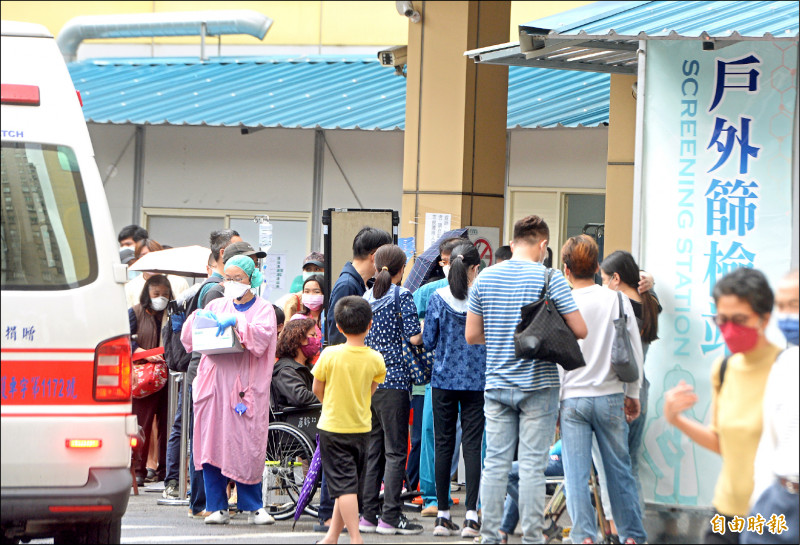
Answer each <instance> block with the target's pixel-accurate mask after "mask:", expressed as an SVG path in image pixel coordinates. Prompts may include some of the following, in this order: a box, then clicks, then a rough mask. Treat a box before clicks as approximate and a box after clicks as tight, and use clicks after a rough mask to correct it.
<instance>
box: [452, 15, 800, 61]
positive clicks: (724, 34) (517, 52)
mask: <svg viewBox="0 0 800 545" xmlns="http://www.w3.org/2000/svg"><path fill="white" fill-rule="evenodd" d="M519 28H520V41H519V42H511V43H507V44H498V45H494V46H489V47H484V48H481V49H475V50H472V51H467V53H466V55H468V56H470V57H471V58H474V59H475V62H479V63H486V64H503V65H509V66H529V67H544V68H555V69H562V70H585V71H596V72H612V73H620V74H636V71H637V64H638V58H637V50H638V49H639V40H701V41H703V44H702V47H703V49H710V50H714V49H719V48H721V47H724V46H726V45H730V44H732V43H736V42H739V41H746V40H781V41H794V42H795V43H796V42H797V36H798V31H799V30H800V5H799V4H798V3H797V2H796V1H758V2H754V1H748V0H737V1H710V2H709V1H706V2H685V1H678V2H676V1H651V2H595V3H593V4H588V5H586V6H582V7H579V8H576V9H573V10H569V11H565V12H563V13H559V14H557V15H552V16H550V17H546V18H544V19H538V20H536V21H532V22H530V23H525V24H523V25H520V27H519Z"/></svg>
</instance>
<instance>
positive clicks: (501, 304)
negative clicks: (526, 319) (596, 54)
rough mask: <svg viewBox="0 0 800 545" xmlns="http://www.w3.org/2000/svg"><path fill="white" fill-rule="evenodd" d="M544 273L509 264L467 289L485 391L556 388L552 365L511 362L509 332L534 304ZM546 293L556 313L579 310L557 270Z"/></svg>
mask: <svg viewBox="0 0 800 545" xmlns="http://www.w3.org/2000/svg"><path fill="white" fill-rule="evenodd" d="M546 270H547V269H545V268H544V266H543V265H541V264H539V263H533V262H531V261H526V260H519V259H509V260H507V261H503V262H502V263H500V264H499V265H495V266H493V267H489V268H488V269H485V270H483V271H482V272H481V274H479V275H478V277H477V278H476V279H475V283H474V284H473V285H472V288H471V289H470V293H469V311H470V312H472V313H473V314H477V315H478V316H482V317H483V332H484V335H485V337H486V389H487V390H491V389H493V388H503V389H512V388H519V389H520V390H538V389H541V388H557V387H558V386H559V379H558V369H557V368H556V364H555V363H551V362H547V361H542V360H524V359H520V358H515V357H514V329H515V328H516V327H517V324H518V323H519V321H520V317H521V313H520V308H522V307H523V306H525V305H527V304H529V303H532V302H534V301H536V300H538V299H539V293H541V291H542V287H543V286H544V278H545V277H544V275H545V271H546ZM549 289H550V297H551V299H552V300H553V302H554V303H555V305H556V310H558V312H559V313H561V314H562V315H564V314H569V313H570V312H575V311H576V310H578V306H577V305H576V304H575V301H574V300H573V299H572V293H571V292H570V289H569V284H567V281H566V280H565V279H564V276H563V275H562V274H561V272H560V271H558V270H555V271H554V272H553V275H552V276H551V277H550V288H549Z"/></svg>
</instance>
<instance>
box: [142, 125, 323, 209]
mask: <svg viewBox="0 0 800 545" xmlns="http://www.w3.org/2000/svg"><path fill="white" fill-rule="evenodd" d="M144 163H145V164H144V173H145V175H144V206H146V207H167V208H212V209H229V210H260V209H264V210H286V211H308V210H311V186H312V179H313V173H314V131H302V130H291V129H265V130H261V131H257V132H255V133H252V134H248V135H242V134H241V133H240V130H239V129H238V128H227V127H224V128H223V127H176V126H169V127H161V126H155V127H154V126H148V127H146V129H145V159H144Z"/></svg>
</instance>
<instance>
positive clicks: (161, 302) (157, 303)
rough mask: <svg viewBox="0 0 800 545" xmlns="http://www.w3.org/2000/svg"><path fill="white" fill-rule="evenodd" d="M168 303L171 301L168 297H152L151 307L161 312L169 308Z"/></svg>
mask: <svg viewBox="0 0 800 545" xmlns="http://www.w3.org/2000/svg"><path fill="white" fill-rule="evenodd" d="M167 303H169V301H168V300H167V298H166V297H156V298H155V299H150V308H152V309H153V310H155V311H156V312H161V311H162V310H164V309H165V308H167Z"/></svg>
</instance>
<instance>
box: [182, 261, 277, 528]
mask: <svg viewBox="0 0 800 545" xmlns="http://www.w3.org/2000/svg"><path fill="white" fill-rule="evenodd" d="M224 272H225V283H224V287H225V297H224V298H219V299H215V300H213V301H211V302H210V303H209V304H208V305H206V308H205V309H202V310H198V311H196V312H194V313H192V314H191V315H190V316H189V317H188V318H187V320H186V323H185V324H184V326H183V330H182V332H181V341H182V342H183V346H184V347H185V348H186V350H187V351H188V352H191V351H192V324H193V323H194V320H195V319H196V317H197V316H205V317H207V318H210V319H212V320H215V321H216V322H217V327H218V331H219V333H222V332H223V331H224V330H225V328H227V327H229V326H233V328H234V331H236V333H237V334H238V336H239V339H240V340H241V343H242V347H243V348H244V351H243V352H238V353H231V354H211V355H203V356H202V358H201V359H200V366H199V367H198V369H197V378H195V380H194V383H193V384H192V396H193V401H194V444H193V447H192V448H193V449H194V451H193V453H194V464H195V469H197V470H200V469H202V471H203V478H204V479H205V490H206V510H207V511H209V512H210V513H211V514H210V515H209V516H208V517H206V518H205V522H206V523H207V524H227V523H228V522H229V519H230V515H229V512H228V497H227V494H226V485H227V480H228V479H229V478H230V479H233V480H234V481H236V488H237V494H238V508H239V510H240V511H248V512H249V513H250V514H249V517H248V518H249V521H250V522H251V523H253V524H272V523H273V522H275V521H274V519H273V518H272V517H271V516H270V515H269V513H267V512H266V510H265V509H264V508H263V505H262V496H261V476H262V473H263V470H264V456H265V453H266V449H267V431H268V423H269V386H270V382H271V380H272V367H273V365H274V363H275V343H276V338H277V334H276V322H275V311H274V310H273V308H272V304H270V303H269V302H268V301H267V300H265V299H262V298H261V297H257V296H255V294H253V292H252V291H251V288H255V287H257V286H259V285H260V284H261V282H262V275H261V272H260V271H259V270H258V268H256V266H255V264H254V262H253V260H252V258H250V257H248V256H245V255H238V256H235V257H233V258H231V259H230V260H229V261H228V262H227V263H226V264H225V271H224Z"/></svg>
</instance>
